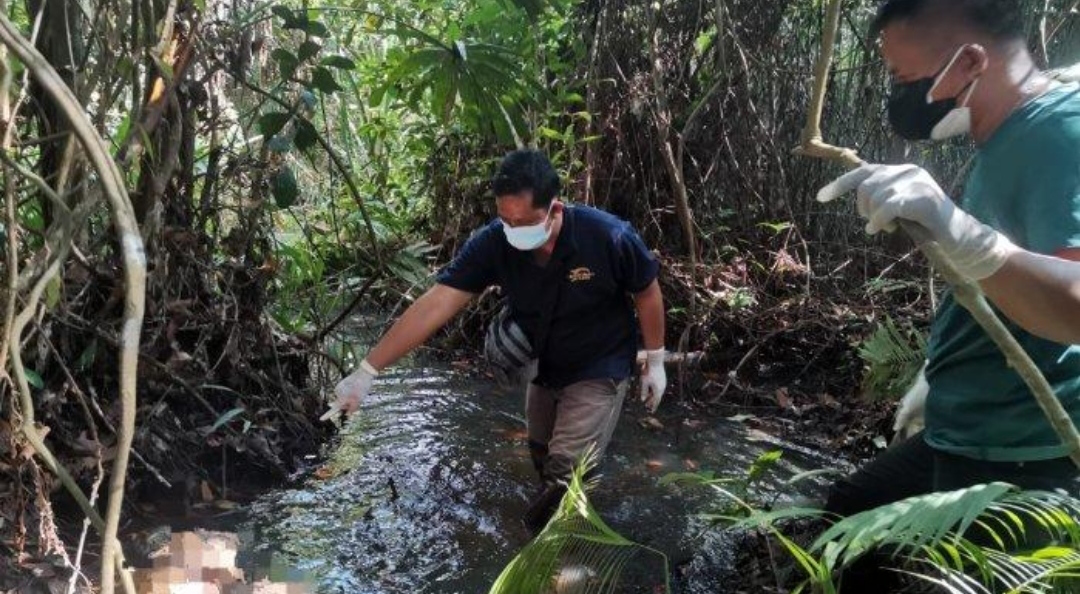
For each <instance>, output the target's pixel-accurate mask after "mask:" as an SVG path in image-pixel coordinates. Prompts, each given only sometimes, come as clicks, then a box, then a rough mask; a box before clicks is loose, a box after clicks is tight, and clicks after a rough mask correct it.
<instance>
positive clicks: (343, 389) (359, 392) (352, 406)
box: [320, 359, 379, 421]
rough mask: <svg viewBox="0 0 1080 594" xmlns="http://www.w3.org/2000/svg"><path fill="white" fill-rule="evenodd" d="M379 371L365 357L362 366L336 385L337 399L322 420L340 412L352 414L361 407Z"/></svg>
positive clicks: (335, 393)
mask: <svg viewBox="0 0 1080 594" xmlns="http://www.w3.org/2000/svg"><path fill="white" fill-rule="evenodd" d="M378 375H379V371H378V370H377V369H375V368H374V367H372V366H371V364H370V363H368V362H367V359H364V360H363V361H361V362H360V368H359V369H357V370H356V371H354V372H353V373H351V374H350V375H349V376H347V377H346V378H345V379H343V380H341V381H340V382H338V385H336V386H334V395H335V396H337V399H336V400H334V402H333V403H332V404H331V405H330V410H328V411H326V412H325V413H324V414H323V416H322V417H320V418H321V420H324V421H325V420H327V419H329V418H331V417H333V416H334V415H336V414H337V413H338V412H343V413H345V414H346V415H351V414H353V413H354V412H356V411H357V410H358V409H359V408H360V401H361V400H363V399H364V398H366V397H367V395H368V393H369V392H371V386H372V385H373V384H374V383H375V377H376V376H378Z"/></svg>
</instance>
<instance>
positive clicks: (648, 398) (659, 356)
mask: <svg viewBox="0 0 1080 594" xmlns="http://www.w3.org/2000/svg"><path fill="white" fill-rule="evenodd" d="M666 389H667V371H666V370H665V369H664V349H656V350H655V351H645V366H644V368H643V369H642V370H641V401H642V402H644V403H645V408H647V409H649V412H651V413H654V412H656V409H657V407H659V406H660V399H661V398H663V397H664V390H666Z"/></svg>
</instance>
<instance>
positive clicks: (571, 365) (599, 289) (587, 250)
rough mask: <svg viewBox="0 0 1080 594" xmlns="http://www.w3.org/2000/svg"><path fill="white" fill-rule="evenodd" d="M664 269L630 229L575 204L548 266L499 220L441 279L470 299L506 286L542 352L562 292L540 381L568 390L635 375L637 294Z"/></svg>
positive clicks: (565, 213)
mask: <svg viewBox="0 0 1080 594" xmlns="http://www.w3.org/2000/svg"><path fill="white" fill-rule="evenodd" d="M659 267H660V266H659V263H658V262H657V261H656V258H655V257H653V255H652V253H650V252H649V250H648V249H647V248H646V247H645V244H644V242H642V241H641V238H640V237H639V236H638V234H637V232H635V231H634V229H633V228H632V227H631V226H630V224H629V223H627V222H626V221H623V220H622V219H619V218H617V217H615V216H613V215H611V214H608V213H606V212H603V211H601V210H597V209H595V208H590V207H587V206H568V207H567V208H566V209H565V210H564V211H563V224H562V230H561V231H560V232H559V238H558V239H557V240H556V242H555V250H554V252H553V253H552V256H551V261H550V262H549V263H548V265H547V266H540V265H538V264H537V263H536V261H535V259H534V257H533V254H532V253H531V252H523V251H521V250H518V249H515V248H514V247H512V246H511V245H510V244H509V243H507V242H506V235H505V234H504V233H503V226H502V222H501V221H500V220H499V219H495V220H494V221H492V222H491V223H489V224H488V225H487V226H485V227H483V228H481V229H480V230H479V231H477V232H476V233H475V234H473V236H472V237H471V238H470V239H469V241H468V242H467V243H466V244H465V246H464V247H463V248H462V249H461V251H460V252H459V253H458V254H457V256H456V257H455V258H454V261H453V262H451V263H450V264H449V265H448V266H447V267H446V268H444V269H443V270H442V271H441V272H439V274H438V276H437V277H436V280H437V282H439V283H440V284H443V285H447V286H449V287H453V288H455V289H458V290H461V291H467V292H469V293H481V292H483V291H484V289H486V288H487V287H489V286H492V285H499V286H500V287H502V291H503V294H504V295H506V296H507V298H508V300H509V304H510V312H511V314H512V315H513V318H514V321H516V322H517V323H518V325H519V326H521V329H522V330H523V331H524V332H525V334H526V335H527V336H528V337H529V341H530V342H531V343H532V344H533V345H534V348H535V344H536V336H537V331H538V328H539V325H540V321H541V320H540V318H541V317H542V315H543V313H542V312H543V309H544V307H545V304H546V303H550V301H551V299H554V298H555V297H554V293H555V288H556V287H558V288H559V289H558V302H557V305H556V307H555V311H554V312H553V314H552V316H551V317H552V320H551V325H550V329H549V330H548V337H547V342H546V344H545V347H544V352H542V353H540V354H539V359H540V369H539V375H538V376H537V378H536V383H537V384H539V385H542V386H546V387H549V388H553V389H561V388H564V387H566V386H568V385H570V384H573V383H575V382H580V381H585V380H592V379H605V378H610V379H615V380H621V379H625V378H627V377H630V374H631V372H632V371H633V367H634V358H635V356H636V354H637V348H638V330H637V322H636V320H635V315H634V307H633V303H632V301H631V299H630V297H629V294H633V293H639V292H641V291H643V290H645V289H646V288H648V286H649V285H650V284H652V282H653V281H654V280H655V279H656V276H657V273H658V271H659Z"/></svg>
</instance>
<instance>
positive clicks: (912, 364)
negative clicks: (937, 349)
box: [859, 317, 926, 399]
mask: <svg viewBox="0 0 1080 594" xmlns="http://www.w3.org/2000/svg"><path fill="white" fill-rule="evenodd" d="M859 357H860V358H862V361H863V364H864V365H865V366H866V375H865V376H864V378H863V393H864V394H866V395H867V396H868V397H870V398H873V399H882V398H898V397H900V396H901V395H903V394H904V392H905V391H906V390H907V388H908V386H910V385H911V384H912V383H913V382H914V381H915V376H916V375H917V374H918V373H919V370H920V369H921V368H922V365H923V361H924V360H925V358H926V338H925V337H924V336H923V335H922V334H921V333H919V332H917V331H915V330H914V329H907V330H906V331H905V330H901V329H900V328H898V327H897V325H896V323H895V322H893V320H892V318H890V317H886V318H885V322H884V323H882V324H879V325H878V327H877V329H876V330H875V331H874V333H873V334H871V335H870V337H869V338H867V339H866V340H865V341H863V343H862V344H861V345H859Z"/></svg>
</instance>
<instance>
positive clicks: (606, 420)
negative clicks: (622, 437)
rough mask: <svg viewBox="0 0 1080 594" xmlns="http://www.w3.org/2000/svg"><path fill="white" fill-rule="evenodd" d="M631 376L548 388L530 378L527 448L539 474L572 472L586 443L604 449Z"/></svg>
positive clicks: (599, 450) (549, 478) (548, 476)
mask: <svg viewBox="0 0 1080 594" xmlns="http://www.w3.org/2000/svg"><path fill="white" fill-rule="evenodd" d="M629 384H630V382H629V380H620V381H616V380H612V379H598V380H586V381H583V382H578V383H576V384H571V385H569V386H566V387H565V388H563V389H561V390H549V389H547V388H542V387H540V386H537V385H536V384H530V385H529V389H528V391H527V392H526V395H525V415H526V418H527V420H528V432H529V453H530V454H531V456H532V459H533V464H534V465H535V466H536V470H537V472H539V473H540V478H541V480H544V481H552V480H558V479H565V478H567V477H569V476H570V473H571V471H572V470H573V468H574V465H575V464H576V463H577V462H578V459H579V458H580V457H581V455H582V454H584V453H585V452H586V451H587V450H588V449H589V447H590V446H592V447H593V448H594V449H595V451H596V456H597V457H598V458H599V457H600V456H601V455H603V453H604V450H605V449H606V448H607V445H608V443H609V442H610V441H611V434H612V432H614V431H615V424H616V423H617V422H618V420H619V412H620V411H621V410H622V404H623V399H624V398H625V397H626V389H627V386H629Z"/></svg>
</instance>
